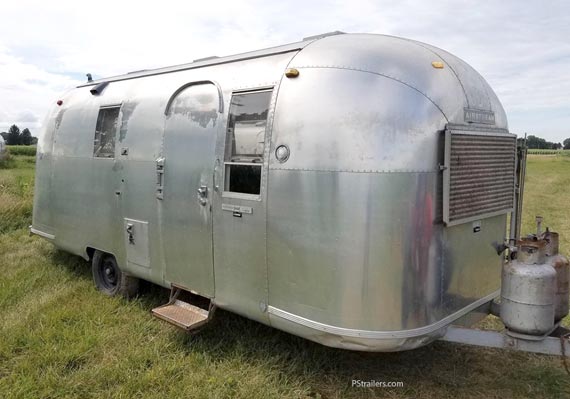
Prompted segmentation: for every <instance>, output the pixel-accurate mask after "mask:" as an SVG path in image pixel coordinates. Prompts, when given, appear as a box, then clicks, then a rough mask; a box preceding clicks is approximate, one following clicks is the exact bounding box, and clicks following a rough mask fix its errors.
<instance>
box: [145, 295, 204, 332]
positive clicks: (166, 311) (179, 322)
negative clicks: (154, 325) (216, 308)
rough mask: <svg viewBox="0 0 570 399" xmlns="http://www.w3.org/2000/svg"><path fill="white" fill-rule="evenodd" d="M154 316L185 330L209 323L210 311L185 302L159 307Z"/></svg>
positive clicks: (177, 301) (154, 311) (153, 312)
mask: <svg viewBox="0 0 570 399" xmlns="http://www.w3.org/2000/svg"><path fill="white" fill-rule="evenodd" d="M152 314H153V315H154V316H156V317H158V318H159V319H163V320H165V321H167V322H169V323H172V324H174V325H176V326H178V327H180V328H183V329H185V330H192V329H195V328H198V327H200V326H202V325H203V324H205V323H206V322H207V321H208V311H207V310H204V309H202V308H199V307H197V306H194V305H191V304H189V303H186V302H184V301H179V300H175V301H174V302H173V303H171V304H167V305H163V306H159V307H157V308H154V309H153V310H152Z"/></svg>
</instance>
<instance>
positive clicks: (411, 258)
mask: <svg viewBox="0 0 570 399" xmlns="http://www.w3.org/2000/svg"><path fill="white" fill-rule="evenodd" d="M516 152H517V141H516V136H515V135H513V134H511V133H509V131H508V125H507V118H506V115H505V111H504V110H503V107H502V106H501V103H500V102H499V100H498V99H497V96H496V95H495V93H494V92H493V90H492V89H491V88H490V87H489V85H488V84H487V82H486V81H485V80H484V79H483V78H482V77H481V75H479V74H478V73H477V72H476V71H475V70H473V69H472V68H471V67H470V66H469V65H468V64H466V63H465V62H464V61H462V60H460V59H459V58H457V57H455V56H453V55H452V54H449V53H448V52H446V51H444V50H441V49H439V48H436V47H433V46H430V45H428V44H425V43H420V42H416V41H412V40H406V39H402V38H397V37H390V36H382V35H372V34H341V33H340V32H336V33H335V34H328V35H321V36H317V37H311V38H307V39H305V40H303V41H301V42H298V43H293V44H289V45H284V46H280V47H274V48H270V49H266V50H260V51H254V52H250V53H245V54H239V55H234V56H229V57H223V58H218V57H211V58H208V59H202V60H196V61H195V62H192V63H190V64H186V65H179V66H174V67H169V68H162V69H156V70H145V71H138V72H133V73H128V74H126V75H122V76H116V77H111V78H108V79H101V80H96V81H91V80H89V81H88V82H86V83H85V84H83V85H80V86H79V87H77V88H75V89H73V90H71V91H69V92H68V93H66V94H65V95H63V96H62V97H61V98H60V100H59V101H58V103H57V104H54V106H53V108H52V109H51V111H50V112H49V115H48V117H47V119H46V122H45V124H44V127H43V133H42V134H41V137H40V141H39V143H38V151H37V169H36V170H37V175H36V188H35V199H34V214H33V225H32V227H31V231H32V233H35V234H38V235H40V236H42V237H44V238H47V239H49V240H50V241H52V242H53V243H54V244H55V245H56V246H57V247H59V248H61V249H63V250H66V251H69V252H71V253H73V254H77V255H80V256H82V257H84V258H85V259H86V260H88V259H90V260H91V261H92V267H93V276H94V279H95V282H96V285H97V287H98V288H99V289H100V290H102V291H103V292H105V293H107V294H110V295H113V294H117V293H119V294H123V295H133V294H134V293H135V292H136V288H137V282H138V280H139V279H144V280H147V281H150V282H153V283H156V284H159V285H161V286H164V287H167V288H170V289H171V290H172V296H171V300H170V301H169V302H168V303H167V304H166V305H165V306H162V307H159V308H157V309H154V310H153V313H154V314H155V315H156V316H158V317H160V318H162V319H165V320H168V321H170V322H172V323H174V324H176V325H178V326H180V327H183V328H186V329H193V328H196V327H198V326H200V325H203V324H204V323H206V322H207V321H208V320H209V319H210V318H211V315H212V313H213V311H214V309H215V308H217V307H219V308H222V309H226V310H229V311H232V312H235V313H237V314H240V315H243V316H245V317H248V318H250V319H253V320H257V321H259V322H261V323H265V324H267V325H270V326H273V327H275V328H278V329H281V330H284V331H287V332H290V333H292V334H296V335H299V336H302V337H305V338H308V339H310V340H313V341H316V342H319V343H322V344H325V345H328V346H333V347H341V348H347V349H354V350H366V351H399V350H407V349H412V348H416V347H419V346H422V345H425V344H427V343H429V342H431V341H434V340H436V339H438V338H440V337H442V336H443V335H444V334H445V332H446V330H447V327H448V326H450V325H451V324H454V325H459V326H469V325H472V324H473V323H475V322H476V321H478V320H480V319H481V318H482V317H484V316H485V315H487V314H488V313H489V307H490V302H491V301H492V300H493V299H494V298H495V297H497V296H498V295H499V292H500V286H501V268H502V265H503V262H504V255H502V254H501V249H500V247H501V246H502V245H503V243H504V242H505V241H504V240H505V235H506V223H507V214H509V213H512V212H514V211H515V210H516V208H517V207H516V201H517V199H516V196H515V185H516V169H517V168H516V160H517V157H516ZM503 249H504V248H503ZM185 296H186V297H187V298H186V299H184V297H185ZM195 299H201V300H202V301H201V302H205V303H206V304H205V305H204V304H203V303H202V305H198V304H197V302H199V301H194V300H195Z"/></svg>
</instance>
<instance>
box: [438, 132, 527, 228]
mask: <svg viewBox="0 0 570 399" xmlns="http://www.w3.org/2000/svg"><path fill="white" fill-rule="evenodd" d="M516 146H517V141H516V136H515V135H514V134H510V133H508V132H507V131H506V130H504V129H488V128H487V129H476V128H471V127H468V126H465V127H457V126H455V127H453V128H449V127H448V129H447V130H446V132H445V166H446V168H445V170H444V173H443V220H444V222H445V223H446V224H447V225H448V226H450V225H456V224H460V223H466V222H469V221H473V220H477V219H483V218H486V217H491V216H495V215H500V214H504V213H508V212H511V211H512V210H513V207H514V190H515V157H516Z"/></svg>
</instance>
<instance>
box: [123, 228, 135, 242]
mask: <svg viewBox="0 0 570 399" xmlns="http://www.w3.org/2000/svg"><path fill="white" fill-rule="evenodd" d="M125 230H126V231H127V236H128V237H129V244H132V245H135V227H134V225H133V224H132V223H127V228H126V229H125Z"/></svg>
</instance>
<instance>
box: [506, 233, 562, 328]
mask: <svg viewBox="0 0 570 399" xmlns="http://www.w3.org/2000/svg"><path fill="white" fill-rule="evenodd" d="M545 244H546V243H545V242H544V240H538V241H534V240H522V241H521V242H520V243H519V249H518V251H517V259H516V260H513V261H512V262H509V263H506V264H505V265H504V266H503V274H502V285H501V320H502V322H503V323H504V324H505V326H506V327H507V329H509V330H511V331H514V332H515V333H521V334H528V335H542V334H545V333H547V332H548V331H549V330H551V329H552V327H553V326H554V310H555V305H554V295H555V292H556V271H555V270H554V268H553V267H552V266H551V265H549V264H547V263H545V256H544V246H545Z"/></svg>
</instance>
